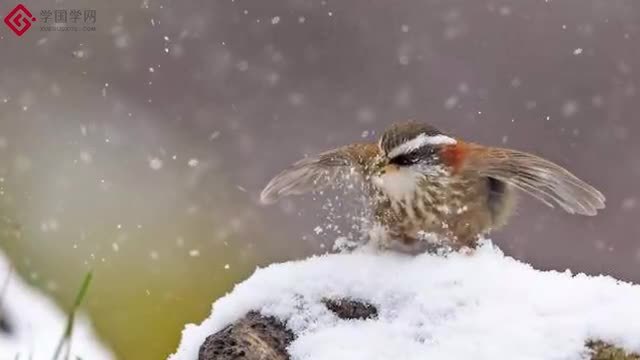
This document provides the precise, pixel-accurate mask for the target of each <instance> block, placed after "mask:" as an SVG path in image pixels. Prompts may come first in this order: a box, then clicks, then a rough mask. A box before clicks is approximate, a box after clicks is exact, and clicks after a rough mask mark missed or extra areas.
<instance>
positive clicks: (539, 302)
mask: <svg viewBox="0 0 640 360" xmlns="http://www.w3.org/2000/svg"><path fill="white" fill-rule="evenodd" d="M326 297H331V298H352V299H356V300H364V301H367V302H370V303H372V304H374V305H375V306H376V307H377V308H378V311H379V317H378V319H377V320H341V319H338V318H337V317H336V316H335V315H334V314H332V313H331V312H330V311H328V310H327V309H326V307H325V306H324V305H323V304H322V302H321V300H322V299H323V298H326ZM639 304H640V286H639V285H633V284H629V283H625V282H621V281H618V280H616V279H614V278H612V277H609V276H587V275H584V274H578V275H572V274H571V273H570V272H569V271H565V272H555V271H539V270H536V269H534V268H532V267H531V266H530V265H528V264H525V263H522V262H520V261H517V260H515V259H513V258H510V257H507V256H505V255H504V254H503V253H502V252H501V251H500V250H499V249H497V248H496V247H494V246H493V245H492V244H491V243H489V242H487V243H485V244H483V245H482V246H481V247H480V248H479V249H478V250H477V251H476V252H475V253H473V254H471V255H468V254H458V253H455V254H450V255H448V256H446V257H443V256H436V255H429V254H423V255H420V256H417V257H411V256H408V255H401V254H394V253H377V254H376V253H352V254H334V255H324V256H318V257H312V258H309V259H306V260H303V261H292V262H287V263H283V264H274V265H271V266H269V267H267V268H263V269H258V270H257V271H256V272H255V273H254V274H253V275H252V276H251V277H250V278H249V279H247V280H246V281H244V282H242V283H240V284H239V285H237V286H236V287H235V289H234V290H233V291H232V292H231V293H230V294H228V295H226V296H225V297H223V298H221V299H219V300H218V301H216V302H215V303H214V304H213V309H212V314H211V316H210V317H209V318H208V319H206V320H205V321H204V322H203V323H202V324H200V325H193V324H190V325H187V326H186V328H185V329H184V331H183V333H182V342H181V344H180V346H179V348H178V350H177V352H176V353H175V354H173V355H172V356H170V357H169V359H171V360H194V359H197V353H198V349H199V347H200V345H201V344H202V343H203V342H204V340H205V338H206V337H207V336H208V335H211V334H213V333H215V332H217V331H219V330H221V329H223V328H224V327H225V326H226V325H229V324H231V323H232V322H234V321H235V320H237V319H239V318H241V317H242V316H243V315H245V314H246V313H247V312H248V311H250V310H258V311H260V312H261V313H262V314H264V315H273V316H276V317H277V318H279V319H281V320H283V321H285V322H286V324H287V326H288V327H289V328H290V329H291V330H292V331H293V332H294V333H295V334H296V336H297V337H296V340H294V342H293V343H292V344H291V345H290V347H289V352H290V354H291V356H292V358H293V359H298V360H301V359H305V360H325V359H326V360H335V359H350V360H358V359H363V360H364V359H367V360H371V359H416V360H418V359H420V360H424V359H439V360H446V359H491V360H495V359H519V360H528V359H531V360H533V359H536V360H540V359H544V360H549V359H551V360H553V359H558V360H559V359H562V360H570V359H586V358H588V357H589V353H588V350H586V349H585V347H584V344H585V342H586V341H587V340H589V339H599V340H603V341H606V342H610V343H613V344H616V345H618V346H621V347H623V348H624V349H626V350H628V351H640V306H639Z"/></svg>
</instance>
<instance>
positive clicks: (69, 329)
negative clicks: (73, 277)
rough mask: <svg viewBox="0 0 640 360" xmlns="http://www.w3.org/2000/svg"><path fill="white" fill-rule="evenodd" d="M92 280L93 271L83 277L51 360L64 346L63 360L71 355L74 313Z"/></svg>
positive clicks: (56, 356) (66, 359)
mask: <svg viewBox="0 0 640 360" xmlns="http://www.w3.org/2000/svg"><path fill="white" fill-rule="evenodd" d="M92 279H93V271H89V272H87V274H86V275H85V276H84V280H82V285H80V289H79V290H78V293H77V294H76V298H75V301H74V302H73V306H72V307H71V309H70V310H69V314H68V315H67V326H66V327H65V330H64V334H62V337H61V338H60V341H59V342H58V346H57V347H56V352H55V354H54V355H53V360H58V358H59V357H60V353H61V352H62V348H63V347H65V345H66V352H65V357H64V359H65V360H68V359H69V354H70V353H71V335H72V334H73V324H74V322H75V317H76V312H77V311H78V308H79V307H80V305H81V304H82V301H83V300H84V298H85V296H86V295H87V291H88V290H89V286H90V285H91V280H92Z"/></svg>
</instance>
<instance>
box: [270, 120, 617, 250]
mask: <svg viewBox="0 0 640 360" xmlns="http://www.w3.org/2000/svg"><path fill="white" fill-rule="evenodd" d="M354 175H355V176H354ZM354 179H357V180H354ZM345 181H346V182H354V181H355V182H358V183H360V184H362V189H363V190H364V194H365V199H366V203H367V206H370V208H371V216H372V217H373V219H372V220H373V221H372V223H373V224H375V228H376V229H377V230H378V231H377V232H376V233H377V234H378V235H377V236H376V239H377V240H376V242H377V243H378V244H379V245H380V246H381V247H383V248H391V249H396V250H400V251H406V252H414V253H421V252H426V251H429V252H431V251H435V250H438V249H443V248H446V249H449V250H452V251H458V250H460V249H471V250H473V249H475V248H476V246H477V245H478V244H479V242H480V241H481V240H482V239H483V238H484V236H485V235H487V234H489V233H490V232H491V231H493V230H496V229H500V228H502V227H503V226H505V225H506V224H507V222H508V220H509V219H510V217H511V215H512V214H513V213H514V210H515V208H516V199H517V193H518V192H523V193H525V194H528V195H530V196H532V197H533V198H535V199H537V200H539V201H541V202H542V203H544V204H546V205H548V206H549V207H556V206H557V207H560V208H561V209H563V210H564V211H566V212H567V213H569V214H578V215H586V216H593V215H596V214H597V212H598V210H601V209H604V208H605V197H604V195H603V194H602V193H601V192H600V191H598V190H597V189H596V188H595V187H593V186H591V185H589V184H588V183H586V182H584V181H583V180H580V179H579V178H578V177H576V176H575V175H573V174H572V173H571V172H569V171H568V170H567V169H565V168H564V167H562V166H560V165H558V164H556V163H554V162H551V161H549V160H546V159H544V158H542V157H539V156H537V155H534V154H531V153H527V152H523V151H519V150H514V149H509V148H501V147H492V146H485V145H481V144H478V143H473V142H467V141H465V140H463V139H461V138H459V137H455V136H452V135H449V134H446V133H444V132H442V131H440V130H438V129H437V128H435V127H434V126H432V125H430V124H428V123H424V122H418V121H404V122H398V123H395V124H392V125H391V126H389V127H388V128H387V129H386V130H385V131H384V132H383V133H382V135H381V136H380V138H379V140H378V142H377V143H355V144H351V145H345V146H342V147H339V148H337V149H333V150H329V151H326V152H323V153H320V154H318V155H316V156H310V157H306V158H304V159H302V160H299V161H298V162H295V163H294V164H293V165H291V166H290V167H288V168H286V169H285V170H284V171H282V172H280V173H279V174H278V175H276V176H275V177H273V179H271V181H269V183H268V184H267V185H266V186H265V188H264V190H263V191H262V193H261V194H260V202H261V203H263V204H272V203H274V202H276V201H278V200H279V199H281V198H282V197H285V196H289V195H299V194H304V193H308V192H313V191H318V190H322V189H323V188H326V187H329V186H333V185H337V184H340V183H341V182H345ZM380 230H381V231H380ZM371 236H372V237H373V235H371ZM434 249H435V250H434Z"/></svg>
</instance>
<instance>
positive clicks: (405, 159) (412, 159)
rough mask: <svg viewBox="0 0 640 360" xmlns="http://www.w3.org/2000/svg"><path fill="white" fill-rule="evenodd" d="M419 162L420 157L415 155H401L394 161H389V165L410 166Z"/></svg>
mask: <svg viewBox="0 0 640 360" xmlns="http://www.w3.org/2000/svg"><path fill="white" fill-rule="evenodd" d="M417 162H418V157H417V156H416V155H415V154H401V155H398V156H396V157H394V158H393V159H391V160H389V163H391V164H395V165H398V166H410V165H413V164H415V163H417Z"/></svg>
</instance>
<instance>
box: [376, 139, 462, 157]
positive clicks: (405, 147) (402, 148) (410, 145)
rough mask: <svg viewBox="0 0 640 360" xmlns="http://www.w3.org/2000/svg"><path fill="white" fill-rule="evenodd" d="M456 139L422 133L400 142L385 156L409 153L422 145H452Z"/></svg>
mask: <svg viewBox="0 0 640 360" xmlns="http://www.w3.org/2000/svg"><path fill="white" fill-rule="evenodd" d="M456 143H457V141H456V139H454V138H451V137H448V136H446V135H433V136H428V135H427V134H425V133H422V134H420V135H418V136H416V137H415V138H413V139H411V140H409V141H407V142H405V143H403V144H400V145H398V146H396V147H394V148H393V149H391V151H389V153H388V154H387V157H388V158H390V159H392V158H394V157H396V156H398V155H400V154H406V153H409V152H411V151H413V150H415V149H418V148H421V147H423V146H424V145H454V144H456Z"/></svg>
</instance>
